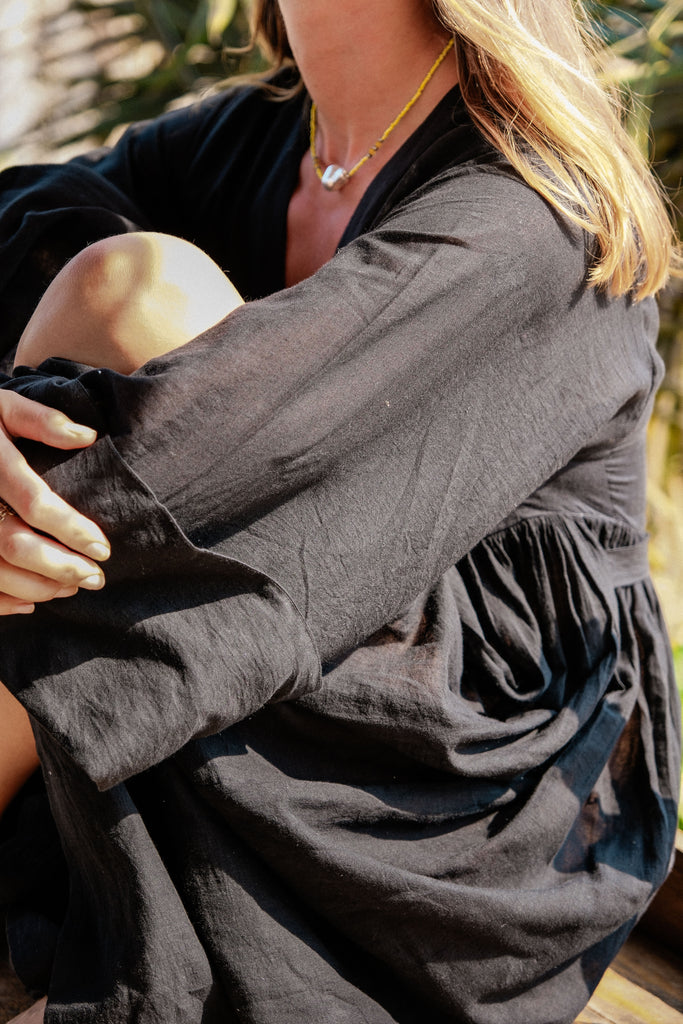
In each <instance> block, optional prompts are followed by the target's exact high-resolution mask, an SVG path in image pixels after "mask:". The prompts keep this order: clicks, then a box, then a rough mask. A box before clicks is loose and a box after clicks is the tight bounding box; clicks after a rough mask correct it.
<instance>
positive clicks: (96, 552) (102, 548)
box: [84, 544, 111, 562]
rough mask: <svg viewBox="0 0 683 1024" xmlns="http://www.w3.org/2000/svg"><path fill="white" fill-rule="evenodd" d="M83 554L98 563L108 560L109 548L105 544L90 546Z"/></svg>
mask: <svg viewBox="0 0 683 1024" xmlns="http://www.w3.org/2000/svg"><path fill="white" fill-rule="evenodd" d="M84 554H86V555H88V556H89V557H90V558H94V559H95V560H96V561H98V562H102V561H104V559H106V558H109V556H110V554H111V548H110V547H109V546H108V545H107V544H90V545H88V547H87V548H86V549H85V551H84Z"/></svg>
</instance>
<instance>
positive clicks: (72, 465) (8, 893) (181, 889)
mask: <svg viewBox="0 0 683 1024" xmlns="http://www.w3.org/2000/svg"><path fill="white" fill-rule="evenodd" d="M305 147H306V133H305V99H304V98H303V97H296V98H294V99H292V100H289V101H287V102H284V103H273V102H272V101H270V100H268V99H267V98H266V97H265V96H264V94H263V93H261V92H259V91H258V90H254V89H246V90H240V91H237V92H236V93H230V94H226V95H222V96H219V97H216V98H212V99H210V100H208V101H205V102H204V103H202V104H200V105H199V106H198V107H195V108H190V109H186V110H182V111H180V112H176V113H173V114H171V115H168V116H165V117H164V118H162V119H161V120H160V121H158V122H155V123H152V124H148V125H143V126H141V127H136V128H134V129H132V130H131V131H130V132H129V133H128V134H127V136H126V137H125V138H124V139H123V141H122V142H121V143H119V144H118V145H117V146H116V147H115V149H114V150H113V151H112V152H111V153H108V154H107V153H98V154H95V155H94V156H93V157H92V158H86V159H79V160H77V161H75V162H73V163H71V164H69V165H66V166H65V167H41V168H29V169H12V170H10V171H8V172H5V174H4V175H2V176H1V177H0V186H3V191H2V193H1V194H0V195H1V197H2V202H3V204H4V205H3V206H2V211H3V212H2V216H1V218H0V245H1V246H2V248H1V249H0V253H1V254H2V256H3V259H2V261H1V262H0V266H1V267H2V269H1V270H0V274H2V275H3V276H2V277H1V278H0V302H1V303H2V305H1V306H0V308H1V309H2V312H3V317H4V321H5V323H6V324H7V325H8V327H7V330H6V332H5V337H6V338H9V339H11V337H12V331H13V330H14V331H15V332H16V331H17V330H19V329H20V327H21V323H22V322H23V320H24V319H25V316H26V314H27V312H28V311H29V310H30V308H31V307H32V305H33V303H34V302H35V301H36V299H37V297H38V295H39V294H40V291H41V289H42V288H43V287H44V286H45V282H46V280H48V279H49V277H50V275H51V274H52V273H54V272H55V270H56V269H57V267H58V266H59V265H60V264H61V262H63V260H64V259H65V258H67V257H68V256H69V255H70V254H71V253H72V252H74V251H76V250H78V249H79V248H80V247H82V246H83V245H84V244H86V243H87V242H88V241H92V240H93V239H94V238H96V237H99V236H100V235H106V234H111V233H112V232H117V231H123V230H128V229H130V228H131V227H134V226H135V225H140V226H142V227H144V228H153V229H155V230H161V231H166V232H171V233H174V234H177V235H182V236H184V237H186V238H189V239H191V240H192V241H194V242H196V243H197V244H198V245H200V246H201V247H202V248H203V249H205V250H206V251H207V252H209V254H210V255H211V256H213V258H214V259H215V260H217V262H219V264H220V265H221V266H223V267H224V269H225V270H226V271H227V272H229V273H230V275H231V277H232V279H233V280H234V281H235V283H236V284H237V286H238V287H239V288H240V290H241V291H242V293H243V294H244V295H246V297H247V298H250V299H253V300H255V301H252V302H250V303H248V304H247V305H246V306H244V307H243V308H241V309H239V310H237V311H236V312H235V313H233V314H232V315H231V316H230V317H229V319H228V320H227V321H226V322H224V323H223V324H221V325H218V326H217V327H216V328H214V329H212V330H211V331H209V332H207V334H206V335H203V336H202V337H200V338H199V339H197V340H195V341H193V342H192V343H190V344H189V345H188V346H186V347H185V348H183V349H181V350H177V351H176V352H174V353H172V354H170V355H169V356H168V357H164V358H161V359H157V360H155V361H154V362H152V363H150V364H148V365H147V366H146V367H144V368H143V369H142V370H141V371H139V372H138V373H136V374H134V375H133V376H132V377H130V378H127V377H122V376H119V375H117V374H115V373H112V372H109V371H101V370H92V369H88V368H87V367H82V366H81V367H79V366H74V365H73V364H71V363H67V362H64V361H60V360H52V361H49V362H48V363H46V364H43V366H42V367H41V368H40V371H39V372H37V373H36V372H34V373H24V374H22V373H21V371H20V372H19V373H18V375H17V377H16V379H15V380H13V381H9V382H8V383H7V385H6V386H9V387H12V388H15V389H17V390H20V391H22V392H23V393H24V394H27V395H30V396H31V397H34V398H37V399H40V400H41V401H45V402H47V403H49V404H54V405H58V406H59V407H60V408H62V409H64V410H65V411H67V412H69V413H70V414H71V415H72V416H73V417H74V418H75V419H76V420H78V421H80V422H89V423H92V424H93V425H96V426H97V427H98V429H99V431H100V433H101V438H100V440H99V441H98V442H97V443H96V444H95V446H94V447H93V448H91V449H88V450H85V451H82V452H79V453H55V452H54V451H46V450H43V449H39V448H38V447H37V446H29V445H27V446H26V450H27V453H28V455H29V457H30V458H31V459H32V460H33V462H34V464H35V465H36V466H38V467H39V468H40V469H41V471H44V472H45V473H46V475H47V479H49V480H50V482H51V483H52V484H53V485H54V486H55V487H56V488H57V489H58V490H59V491H60V492H61V493H62V494H64V496H65V497H66V498H67V499H68V500H69V501H71V502H73V503H75V504H76V505H77V506H78V507H80V508H82V509H83V510H84V511H86V512H87V513H88V514H89V515H92V516H94V517H96V518H97V519H98V521H100V522H101V523H102V524H103V526H104V528H105V530H106V531H107V532H108V534H109V536H110V537H111V539H112V542H113V556H112V560H111V563H110V566H109V569H108V585H107V587H106V588H105V589H104V590H103V591H101V592H99V593H95V594H93V593H86V592H82V593H80V594H79V595H78V596H77V597H74V598H71V599H68V600H62V601H56V602H53V603H51V604H48V605H47V606H43V607H40V608H39V609H38V610H37V611H36V613H35V614H34V615H33V616H29V617H23V616H22V617H20V616H17V617H14V618H10V619H3V620H0V630H1V631H2V634H3V635H2V643H0V678H2V679H3V680H4V681H5V682H6V684H7V685H8V686H10V687H11V688H12V689H13V690H14V691H15V692H16V693H17V695H18V696H19V697H20V699H21V700H22V701H23V702H24V704H25V705H26V707H27V708H28V709H29V710H30V712H31V714H32V715H33V717H34V720H35V722H36V732H37V739H38V744H39V749H40V753H41V759H42V762H43V769H44V775H45V783H46V790H47V795H48V797H49V805H50V812H48V811H47V808H46V803H45V796H44V794H43V792H42V790H41V785H40V784H39V783H38V782H37V781H36V780H34V781H33V782H32V784H31V785H29V786H28V787H27V788H26V791H25V792H24V793H23V794H22V795H21V797H20V798H18V799H17V801H16V802H15V805H14V806H13V807H12V809H11V813H9V814H8V815H7V816H6V819H5V821H4V822H3V836H4V842H3V845H2V847H0V897H1V898H2V901H3V902H4V903H5V905H6V906H7V907H8V921H9V935H10V942H11V947H12V954H13V958H14V963H15V966H16V967H17V970H18V971H19V972H20V974H21V975H22V977H24V978H25V979H26V980H27V982H28V983H29V985H32V986H33V987H34V988H35V989H36V990H37V991H40V990H41V989H43V990H44V989H45V987H47V986H49V1004H48V1010H47V1015H46V1021H48V1022H50V1024H55V1022H60V1024H61V1022H63V1024H80V1022H83V1024H85V1022H95V1021H96V1022H98V1024H124V1022H126V1024H127V1022H133V1021H134V1022H140V1024H169V1022H177V1024H199V1022H202V1024H214V1022H216V1024H218V1022H220V1024H226V1022H228V1021H244V1022H249V1024H304V1022H311V1024H313V1022H315V1024H318V1022H322V1024H342V1022H348V1024H359V1022H361V1021H362V1022H365V1024H388V1022H392V1021H393V1022H398V1024H418V1022H420V1024H422V1022H423V1021H425V1020H427V1021H429V1022H430V1024H441V1022H444V1024H445V1022H449V1024H450V1022H462V1024H465V1022H466V1024H475V1022H476V1024H493V1022H495V1024H564V1022H570V1021H573V1019H574V1017H575V1015H576V1014H577V1013H578V1011H579V1010H580V1008H581V1007H582V1005H583V1004H584V1003H585V1002H586V1001H587V999H588V997H589V994H590V992H591V991H592V989H593V988H594V986H595V984H596V983H597V981H598V979H599V977H600V974H601V972H602V971H603V970H604V968H605V967H606V965H607V963H608V962H609V960H610V958H611V957H612V956H613V955H614V953H615V952H616V950H617V949H618V947H619V945H620V943H621V942H622V941H623V940H624V938H625V937H626V935H627V933H628V931H629V929H630V928H631V927H632V925H633V924H634V922H635V920H636V919H637V917H638V915H639V914H640V913H641V912H642V910H643V908H644V907H645V906H646V904H647V902H648V900H649V899H650V897H651V895H652V893H653V891H654V889H655V888H656V886H657V885H658V884H659V883H660V882H661V881H662V879H663V877H664V876H665V874H666V871H667V867H668V864H669V860H670V852H671V847H672V841H673V834H674V829H675V821H676V804H677V784H678V778H679V765H680V761H679V749H678V711H677V701H678V698H677V695H676V692H675V687H674V685H673V677H672V672H671V666H670V657H669V653H668V644H667V640H666V635H665V630H664V627H663V625H662V621H661V617H660V612H659V609H658V605H657V601H656V598H655V596H654V594H653V591H652V587H651V584H650V582H649V579H648V570H647V559H646V541H645V534H644V532H643V531H644V487H643V476H644V472H643V451H644V431H645V425H646V422H647V418H648V414H649V411H650V407H651V402H652V396H653V392H654V389H655V387H656V384H657V382H658V379H659V375H660V364H659V360H658V358H657V356H656V354H655V351H654V348H653V343H654V338H655V333H656V314H655V311H654V308H653V305H652V303H651V302H650V301H645V302H643V303H640V304H633V303H631V302H630V301H629V300H627V299H619V300H614V301H612V300H609V299H608V298H606V297H605V296H604V295H601V294H600V293H598V292H596V291H595V290H592V289H589V288H587V287H586V285H585V276H586V256H585V246H584V239H583V238H582V237H581V236H580V235H579V234H578V233H577V232H576V231H575V230H574V229H573V228H572V227H571V226H569V225H568V224H567V223H565V222H564V221H563V220H562V218H561V217H559V216H558V215H557V214H556V213H555V212H553V210H551V209H550V208H549V207H548V206H547V205H546V203H545V202H544V201H543V200H541V199H540V198H539V197H538V196H537V195H536V194H535V193H534V192H533V191H531V190H530V189H529V188H528V187H527V186H526V185H525V184H524V183H523V182H521V181H520V180H519V179H518V178H517V177H516V176H515V174H514V173H513V172H512V171H511V170H510V169H509V168H508V167H507V166H506V165H505V164H504V163H502V161H501V160H500V158H499V157H497V156H496V154H495V153H493V152H492V151H491V150H490V148H489V147H488V145H487V144H486V143H485V142H484V141H483V140H482V139H481V137H480V136H479V135H478V133H477V132H476V130H475V129H474V127H473V126H472V124H471V123H470V121H469V120H468V117H467V115H466V112H465V111H464V109H463V106H462V104H461V102H460V100H459V97H458V94H457V93H451V94H450V95H449V96H447V97H446V98H445V99H444V101H442V103H441V104H440V105H439V107H437V109H436V110H435V111H434V112H433V113H432V115H431V116H430V117H429V118H428V119H427V121H426V122H425V124H424V125H423V126H422V127H421V129H419V131H418V132H417V133H416V134H415V135H414V136H413V137H412V138H411V139H410V140H409V141H408V142H407V143H406V144H405V145H404V147H403V148H402V150H401V151H400V152H399V153H398V154H397V156H396V157H395V158H394V159H393V160H392V161H391V162H390V163H389V164H388V165H387V166H386V167H385V168H384V169H383V170H382V172H381V173H380V174H379V175H378V177H377V178H376V179H375V181H374V182H373V184H372V185H371V186H370V188H369V189H368V192H367V194H366V195H365V197H364V199H363V200H362V202H361V205H360V207H359V209H358V211H357V213H356V214H355V216H354V218H353V220H352V223H351V224H350V225H349V228H348V229H347V231H346V233H345V235H344V238H343V240H342V245H341V246H340V251H339V252H338V253H337V255H335V257H334V258H333V259H332V260H331V261H330V262H329V263H328V264H326V265H325V266H324V267H323V268H321V270H320V271H319V272H318V273H316V274H315V275H314V276H313V277H311V278H310V279H308V280H306V281H304V282H302V283H301V284H299V285H297V286H296V287H294V288H291V289H283V283H284V281H283V267H284V245H285V222H286V208H287V202H288V198H289V195H290V194H291V192H292V189H293V188H294V186H295V183H296V180H297V174H298V166H299V162H300V160H301V158H302V156H303V153H304V152H305ZM321 663H322V666H323V667H322V672H321V670H320V664H321Z"/></svg>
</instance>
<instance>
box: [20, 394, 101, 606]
mask: <svg viewBox="0 0 683 1024" xmlns="http://www.w3.org/2000/svg"><path fill="white" fill-rule="evenodd" d="M13 437H25V438H28V439H30V440H33V441H41V442H42V443H43V444H48V445H51V446H52V447H54V448H63V449H66V450H70V449H74V448H85V447H86V446H87V445H90V444H92V443H93V442H94V441H95V440H96V437H97V434H96V432H95V431H94V430H91V429H90V427H84V426H81V425H80V424H77V423H73V422H72V421H71V420H70V419H68V417H66V416H64V415H63V413H61V412H57V411H56V410H55V409H50V408H48V406H45V405H41V404H40V403H38V402H32V401H31V400H30V399H28V398H24V397H23V396H21V395H16V394H14V393H13V392H11V391H0V496H1V497H2V500H3V501H4V502H6V503H7V504H8V505H10V506H11V508H12V509H13V510H14V512H15V513H16V515H15V516H14V515H8V516H6V518H5V519H4V520H3V521H2V522H0V615H12V614H15V613H17V612H32V611H33V609H34V604H35V602H36V601H49V600H51V599H52V598H53V597H69V596H71V595H72V594H75V593H76V591H77V590H78V588H79V587H84V588H85V589H87V590H98V589H99V588H100V587H102V586H103V585H104V574H103V573H102V570H101V569H100V567H99V566H98V565H97V562H98V561H104V560H105V559H107V558H108V557H109V554H110V548H109V543H108V541H107V538H106V537H105V536H104V534H103V533H102V531H101V530H100V529H99V527H98V526H96V525H95V523H93V522H91V521H90V520H89V519H86V518H85V516H82V515H81V514H80V513H78V512H76V511H75V510H74V509H73V508H71V506H70V505H67V503H66V502H65V501H63V500H62V499H61V498H60V497H58V495H56V494H55V493H54V491H52V490H51V489H50V488H49V487H48V485H47V484H46V483H45V482H44V481H43V480H41V478H40V477H39V476H38V475H37V474H36V473H34V472H33V470H32V469H31V467H30V466H29V465H28V463H27V462H26V460H25V459H24V457H23V456H22V455H21V453H20V452H19V451H18V450H17V448H16V447H15V445H14V442H13V441H12V438H13ZM31 527H33V529H31ZM36 530H40V531H42V533H46V534H48V535H49V536H47V537H44V536H42V535H41V533H36V532H35V531H36Z"/></svg>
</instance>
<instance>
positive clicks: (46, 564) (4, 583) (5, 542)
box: [0, 516, 104, 601]
mask: <svg viewBox="0 0 683 1024" xmlns="http://www.w3.org/2000/svg"><path fill="white" fill-rule="evenodd" d="M37 581H40V584H41V589H38V590H35V585H36V582H37ZM29 583H30V584H31V589H28V590H27V589H26V587H27V585H28V584H29ZM46 586H47V587H48V588H49V592H47V593H46V594H45V596H43V590H44V588H45V587H46ZM64 586H70V587H84V588H85V589H86V590H99V589H100V588H101V587H102V586H104V574H103V572H102V570H101V569H100V567H99V566H98V565H97V564H96V563H95V562H93V561H92V560H91V559H89V558H83V557H82V556H81V555H79V554H77V553H76V552H74V551H70V550H69V549H68V548H66V547H64V546H63V545H61V544H58V543H57V542H56V541H54V540H52V539H51V538H50V537H43V536H42V535H40V534H38V533H34V531H33V530H31V529H29V528H28V527H27V526H26V525H25V523H23V522H22V521H21V519H17V518H16V517H14V516H11V517H8V518H7V519H5V520H4V521H3V522H2V523H1V524H0V592H2V593H6V594H13V595H14V596H15V597H20V598H22V599H24V600H27V601H46V600H49V599H50V598H51V597H54V595H55V590H56V589H58V588H59V587H64ZM17 587H19V588H20V589H17Z"/></svg>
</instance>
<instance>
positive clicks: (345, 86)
mask: <svg viewBox="0 0 683 1024" xmlns="http://www.w3.org/2000/svg"><path fill="white" fill-rule="evenodd" d="M280 7H281V10H282V14H283V17H284V19H285V24H286V26H287V35H288V38H289V42H290V45H291V47H292V50H293V52H294V56H295V58H296V62H297V64H298V67H299V70H300V71H301V74H302V77H303V80H304V82H305V84H306V88H307V89H308V92H309V94H310V95H311V97H312V99H313V100H314V101H315V103H316V106H317V109H318V152H319V154H320V155H321V157H322V158H323V160H324V161H325V162H326V163H333V162H334V163H338V164H340V165H341V166H345V167H348V166H351V165H353V164H354V163H355V162H356V161H357V160H359V159H360V158H361V157H362V156H363V155H364V153H366V152H367V151H368V149H369V148H370V146H371V145H372V144H373V143H374V142H375V141H376V139H378V138H379V136H380V135H381V134H382V133H383V132H384V130H385V129H386V128H387V126H388V125H389V124H390V123H391V122H392V120H393V119H394V118H395V117H396V115H397V114H398V113H399V111H400V110H401V108H402V107H403V106H404V105H405V104H406V103H407V102H408V100H409V99H410V98H411V96H412V95H413V93H414V92H415V90H416V89H417V88H418V86H419V85H420V82H421V81H422V79H423V78H424V76H425V75H426V73H427V71H428V70H429V68H430V67H431V65H432V64H433V62H434V61H435V59H436V57H437V56H438V54H439V52H440V50H441V49H442V48H443V46H444V44H445V42H446V41H447V39H448V36H447V35H446V34H445V32H444V31H443V30H442V29H441V27H440V26H439V25H438V24H437V22H436V21H435V20H434V17H433V15H432V13H431V10H430V8H429V5H427V4H426V3H422V2H420V0H373V2H372V3H368V2H367V0H338V2H337V3H334V4H331V3H329V0H305V2H302V0H280ZM449 58H450V59H447V60H445V61H444V63H443V64H442V65H441V66H440V67H439V69H438V71H437V72H436V74H435V75H434V78H433V79H432V80H431V81H430V83H429V85H428V87H427V89H426V90H425V92H424V94H423V95H422V96H421V97H420V99H419V101H418V102H417V103H416V104H415V107H414V108H413V109H412V110H411V111H410V112H409V114H408V115H406V117H405V119H404V121H403V122H402V123H401V125H400V126H399V127H397V129H396V131H395V133H393V134H394V136H395V137H392V138H391V140H389V141H388V142H387V143H386V146H385V148H386V154H385V155H386V156H388V155H389V154H390V152H391V151H393V150H394V149H395V148H396V147H397V146H398V145H400V143H401V142H403V141H404V140H405V139H406V138H407V137H408V135H409V134H410V133H411V132H412V131H413V130H414V129H415V128H416V127H417V126H418V125H419V124H420V123H421V122H422V121H423V120H424V118H425V117H426V116H427V114H428V113H429V112H430V110H431V109H433V107H434V106H436V104H437V103H438V101H439V100H440V99H441V98H442V96H444V95H445V93H446V92H447V91H448V90H449V89H450V88H451V87H452V86H453V85H454V84H455V82H456V81H457V72H456V67H455V61H454V60H453V59H452V56H451V55H449Z"/></svg>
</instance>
